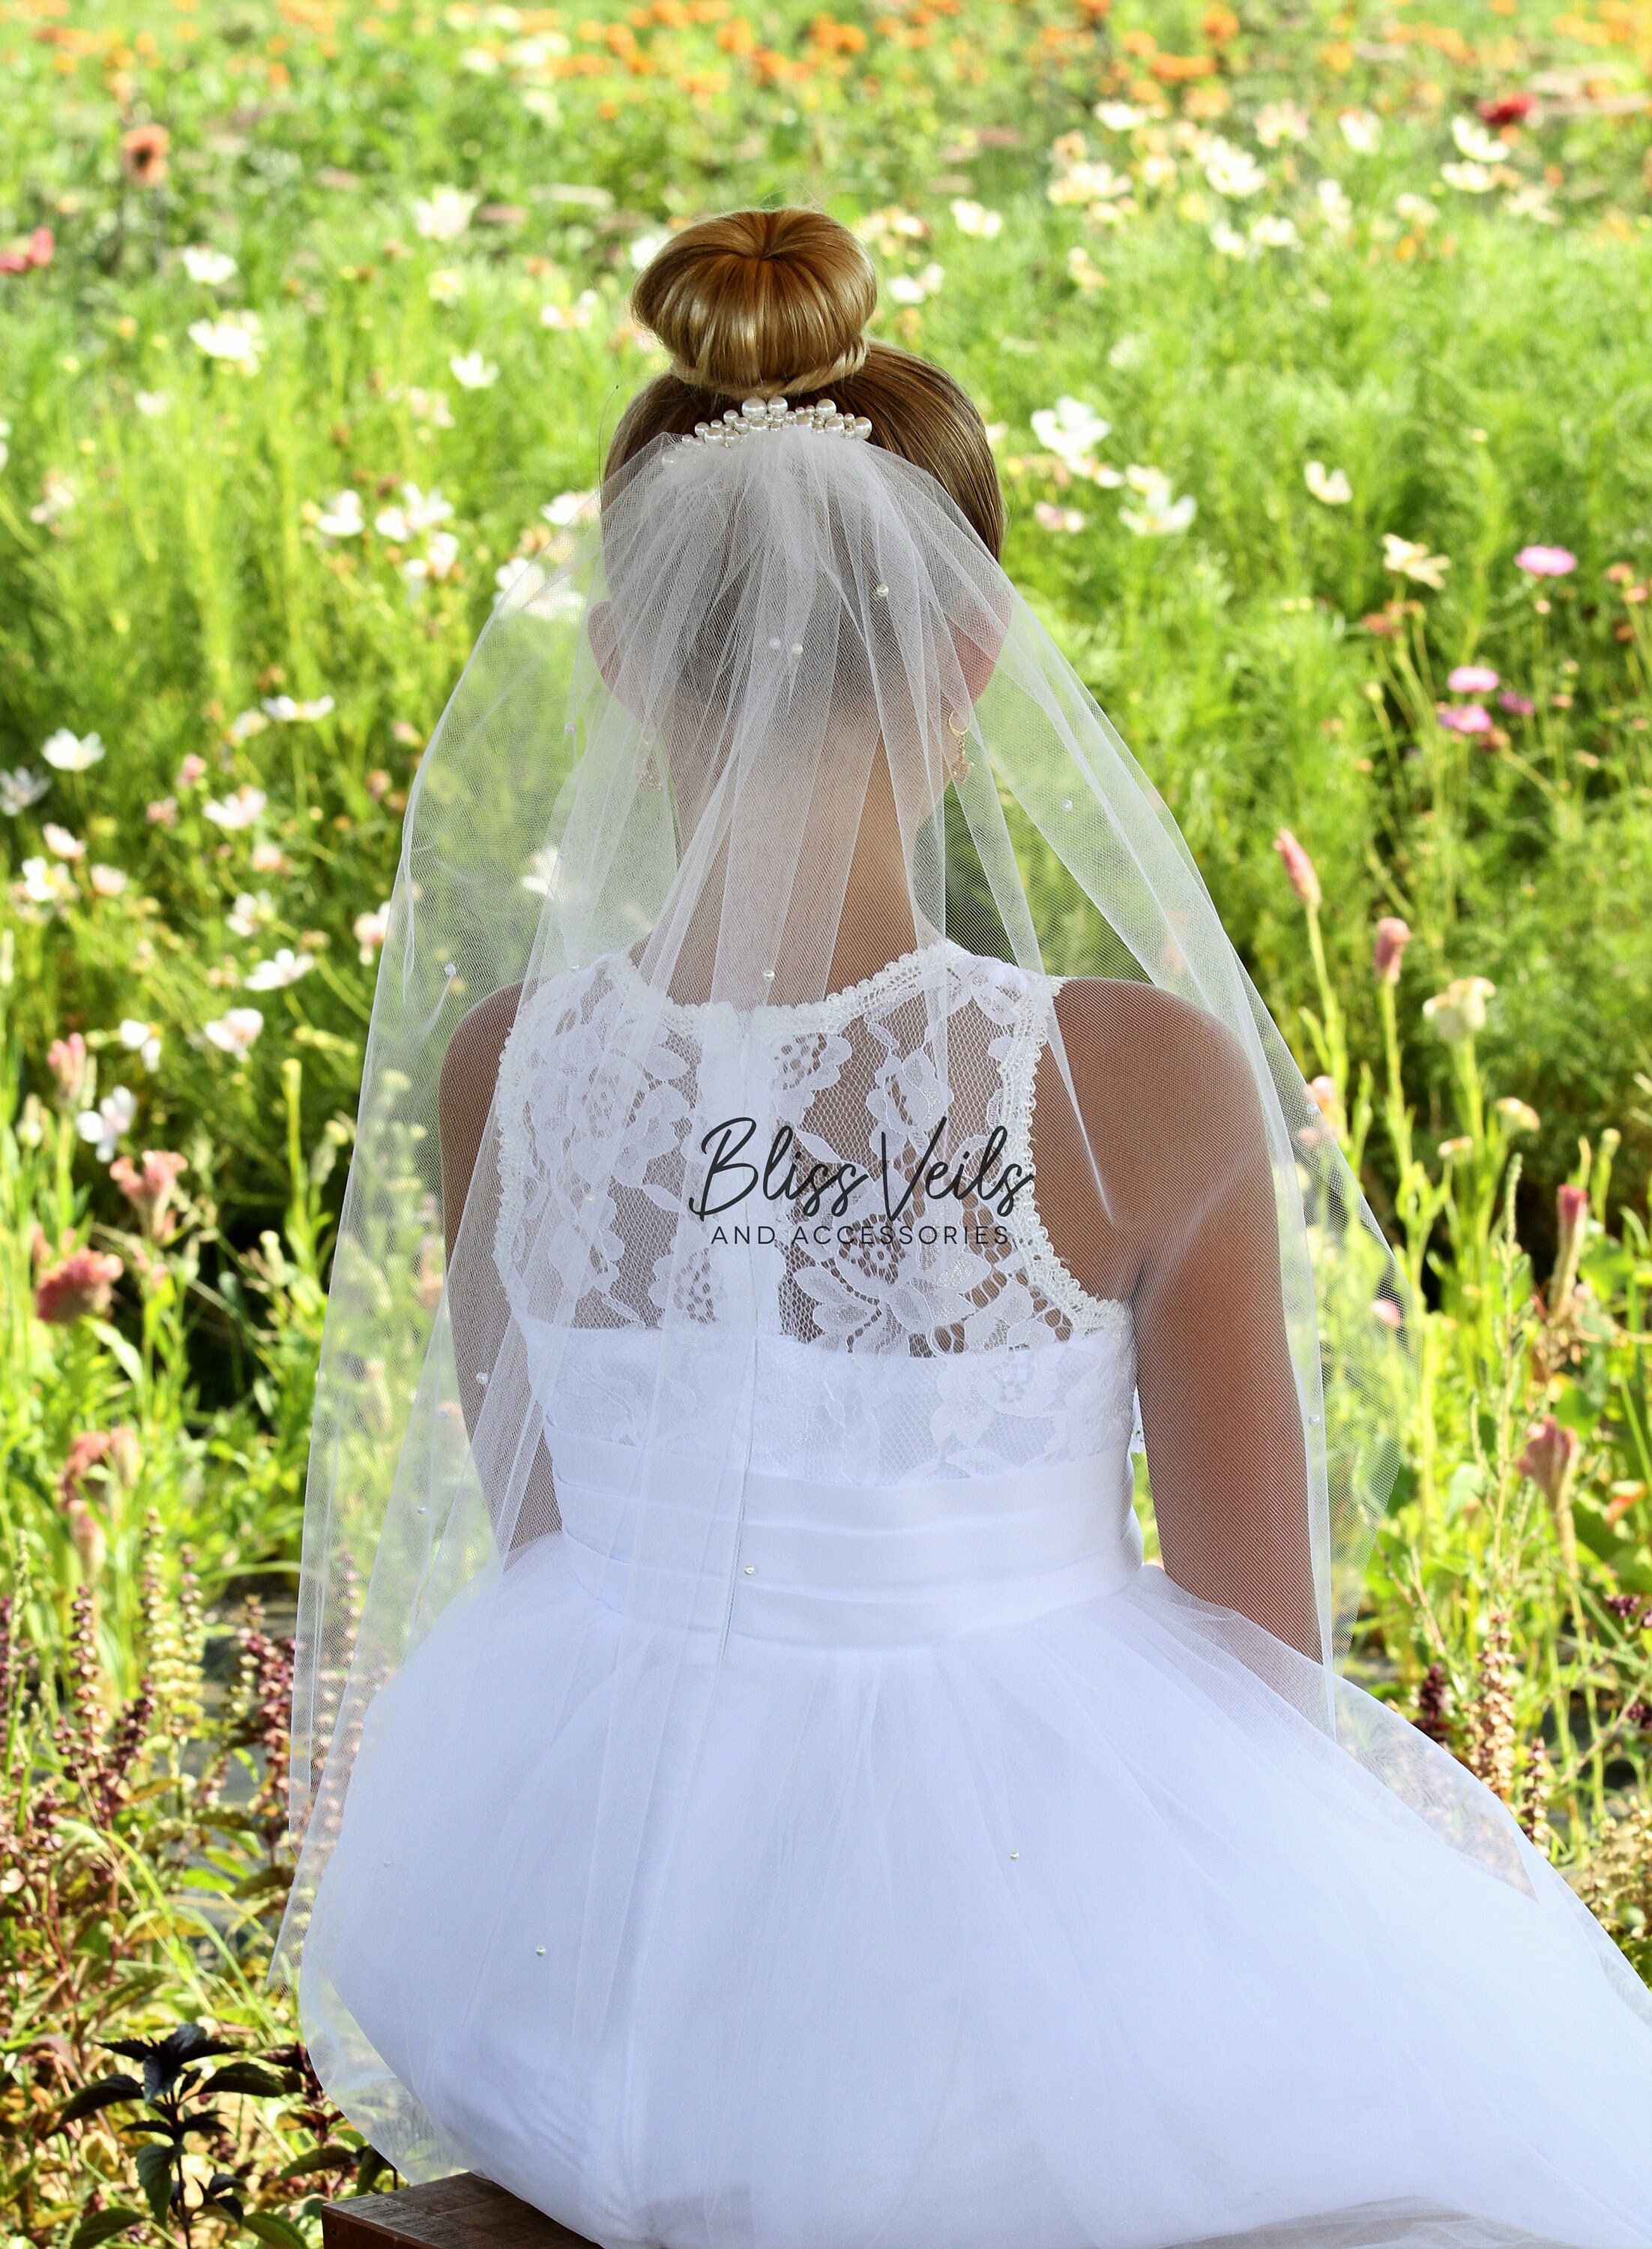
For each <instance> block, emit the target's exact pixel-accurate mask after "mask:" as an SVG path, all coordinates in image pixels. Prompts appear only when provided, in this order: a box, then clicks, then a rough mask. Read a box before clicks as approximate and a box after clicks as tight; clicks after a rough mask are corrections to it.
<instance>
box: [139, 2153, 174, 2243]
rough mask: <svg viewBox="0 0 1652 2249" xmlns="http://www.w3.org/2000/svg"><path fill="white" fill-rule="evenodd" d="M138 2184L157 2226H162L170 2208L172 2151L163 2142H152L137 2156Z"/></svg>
mask: <svg viewBox="0 0 1652 2249" xmlns="http://www.w3.org/2000/svg"><path fill="white" fill-rule="evenodd" d="M137 2170H138V2184H139V2185H140V2186H141V2188H142V2189H143V2198H144V2200H145V2201H146V2202H147V2204H148V2205H149V2207H150V2209H151V2210H152V2211H154V2219H155V2223H156V2225H165V2224H166V2222H167V2213H168V2211H169V2210H170V2209H171V2207H172V2149H171V2147H170V2145H169V2144H168V2142H165V2141H154V2140H152V2141H151V2142H150V2143H149V2145H148V2146H147V2148H140V2149H139V2150H138V2155H137Z"/></svg>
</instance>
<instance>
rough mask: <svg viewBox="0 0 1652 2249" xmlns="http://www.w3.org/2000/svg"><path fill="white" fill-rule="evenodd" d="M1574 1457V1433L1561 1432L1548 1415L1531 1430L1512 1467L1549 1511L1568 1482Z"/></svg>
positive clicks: (1570, 1431)
mask: <svg viewBox="0 0 1652 2249" xmlns="http://www.w3.org/2000/svg"><path fill="white" fill-rule="evenodd" d="M1577 1457H1578V1434H1577V1431H1576V1430H1575V1429H1563V1428H1562V1427H1561V1426H1560V1424H1559V1422H1558V1421H1557V1420H1555V1418H1554V1416H1553V1413H1551V1414H1549V1415H1548V1417H1547V1418H1546V1420H1542V1421H1539V1424H1538V1426H1537V1427H1536V1428H1535V1429H1533V1430H1532V1434H1531V1435H1530V1436H1529V1437H1528V1438H1527V1439H1526V1441H1525V1451H1524V1452H1523V1453H1522V1454H1521V1455H1520V1457H1519V1459H1518V1461H1516V1462H1515V1464H1514V1465H1515V1467H1516V1468H1518V1469H1519V1471H1520V1474H1521V1475H1525V1476H1530V1477H1531V1479H1532V1482H1533V1483H1534V1484H1536V1486H1537V1488H1538V1489H1539V1491H1540V1492H1541V1493H1542V1494H1543V1496H1544V1497H1545V1498H1546V1500H1547V1501H1548V1503H1549V1504H1550V1506H1551V1507H1553V1505H1554V1504H1555V1503H1556V1502H1557V1501H1558V1500H1559V1498H1560V1497H1561V1496H1563V1495H1564V1493H1565V1491H1566V1486H1567V1485H1568V1484H1569V1483H1570V1482H1571V1481H1572V1471H1573V1468H1574V1467H1575V1466H1576V1464H1577Z"/></svg>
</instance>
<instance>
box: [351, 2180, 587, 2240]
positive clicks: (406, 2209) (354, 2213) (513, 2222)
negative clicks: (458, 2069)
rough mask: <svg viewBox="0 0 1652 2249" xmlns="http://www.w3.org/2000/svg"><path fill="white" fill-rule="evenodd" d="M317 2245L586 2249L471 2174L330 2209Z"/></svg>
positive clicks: (364, 2197)
mask: <svg viewBox="0 0 1652 2249" xmlns="http://www.w3.org/2000/svg"><path fill="white" fill-rule="evenodd" d="M321 2239H322V2242H323V2245H324V2249H391V2245H392V2244H393V2243H395V2242H408V2243H417V2244H418V2245H420V2249H592V2244H591V2243H590V2242H588V2241H587V2240H586V2239H585V2238H584V2236H583V2235H582V2234H579V2233H570V2232H569V2231H568V2229H567V2227H566V2225H558V2224H557V2222H556V2220H555V2218H547V2217H546V2216H545V2212H544V2211H542V2210H535V2209H534V2207H533V2205H532V2204H531V2203H526V2202H518V2200H517V2198H516V2197H515V2195H513V2194H507V2193H506V2192H505V2191H504V2188H503V2187H502V2186H493V2185H491V2184H490V2183H489V2181H488V2180H486V2179H481V2178H477V2177H476V2176H475V2174H474V2173H473V2172H471V2171H461V2172H460V2173H459V2174H458V2176H457V2177H456V2178H444V2179H435V2180H433V2181H432V2182H431V2184H429V2185H428V2186H404V2187H398V2188H397V2189H396V2191H395V2192H394V2194H360V2195H350V2196H348V2197H346V2199H345V2200H343V2201H342V2202H330V2203H328V2204H326V2208H325V2209H324V2210H323V2211H322V2212H321Z"/></svg>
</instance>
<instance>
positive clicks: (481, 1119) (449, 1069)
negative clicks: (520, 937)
mask: <svg viewBox="0 0 1652 2249" xmlns="http://www.w3.org/2000/svg"><path fill="white" fill-rule="evenodd" d="M521 998H522V987H521V986H520V984H512V985H510V986H508V987H507V988H506V989H505V990H504V991H503V992H496V993H494V994H493V995H492V996H491V998H490V999H486V1000H483V1001H482V1002H481V1003H480V1005H479V1006H477V1007H475V1008H471V1010H470V1014H468V1015H467V1016H466V1017H465V1019H464V1021H463V1022H462V1023H461V1024H460V1026H459V1028H458V1029H457V1030H456V1032H455V1033H454V1035H453V1037H452V1040H451V1041H450V1042H449V1047H448V1051H447V1053H446V1055H445V1056H443V1058H442V1083H441V1085H440V1087H439V1088H438V1090H437V1094H436V1121H437V1129H438V1131H439V1132H440V1134H441V1138H442V1232H443V1234H444V1235H445V1236H446V1238H447V1245H448V1255H449V1259H451V1257H452V1255H453V1246H454V1243H455V1242H456V1241H457V1240H458V1238H459V1221H460V1218H461V1217H462V1215H463V1211H464V1205H465V1198H466V1196H467V1195H468V1194H469V1193H470V1182H471V1180H472V1178H473V1176H474V1174H475V1172H476V1157H477V1155H478V1154H479V1153H480V1152H481V1148H482V1136H483V1133H484V1132H485V1131H486V1130H487V1126H488V1111H489V1110H490V1108H491V1107H492V1105H493V1089H494V1087H495V1086H496V1085H497V1083H498V1078H499V1063H500V1061H501V1059H502V1058H503V1056H504V1043H505V1041H506V1040H507V1039H508V1038H509V1037H510V1035H511V1025H512V1023H514V1022H515V1021H516V1019H517V1006H518V1002H519V1001H520V1000H521Z"/></svg>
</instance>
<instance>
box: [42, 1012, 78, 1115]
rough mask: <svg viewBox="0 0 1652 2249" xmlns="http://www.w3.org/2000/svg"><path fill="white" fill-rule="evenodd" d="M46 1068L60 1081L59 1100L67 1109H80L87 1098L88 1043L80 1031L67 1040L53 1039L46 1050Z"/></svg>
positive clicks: (74, 1032) (69, 1036) (73, 1033)
mask: <svg viewBox="0 0 1652 2249" xmlns="http://www.w3.org/2000/svg"><path fill="white" fill-rule="evenodd" d="M46 1068H47V1069H49V1070H50V1071H51V1075H52V1076H53V1077H55V1078H56V1080H57V1081H58V1099H59V1101H61V1102H62V1104H63V1105H64V1107H65V1109H79V1108H80V1107H82V1106H83V1104H84V1103H85V1101H86V1041H85V1040H84V1039H83V1038H82V1037H81V1035H80V1034H79V1031H71V1032H70V1034H69V1035H68V1037H67V1038H66V1039H53V1040H52V1042H51V1045H50V1046H49V1047H48V1048H47V1049H46Z"/></svg>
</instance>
